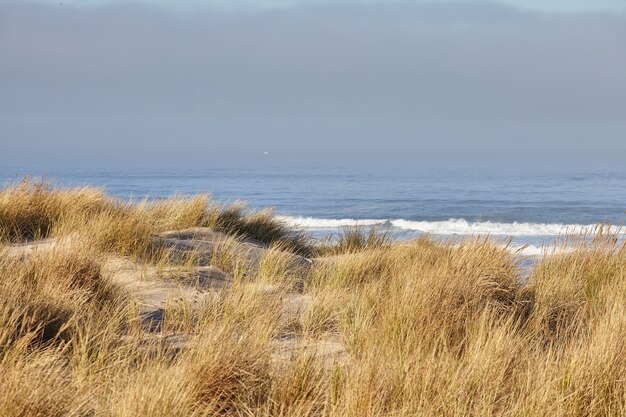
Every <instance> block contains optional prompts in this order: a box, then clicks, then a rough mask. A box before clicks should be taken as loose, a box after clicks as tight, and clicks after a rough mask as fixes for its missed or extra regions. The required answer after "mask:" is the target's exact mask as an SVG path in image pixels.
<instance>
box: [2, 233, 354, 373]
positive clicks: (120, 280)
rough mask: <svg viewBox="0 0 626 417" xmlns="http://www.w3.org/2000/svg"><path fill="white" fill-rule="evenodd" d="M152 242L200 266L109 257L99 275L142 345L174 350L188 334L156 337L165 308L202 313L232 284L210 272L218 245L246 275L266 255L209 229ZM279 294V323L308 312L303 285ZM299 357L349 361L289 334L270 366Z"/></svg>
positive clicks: (333, 343)
mask: <svg viewBox="0 0 626 417" xmlns="http://www.w3.org/2000/svg"><path fill="white" fill-rule="evenodd" d="M77 240H78V239H77V238H76V237H73V238H67V239H63V240H57V239H46V240H40V241H36V242H31V243H27V244H15V245H8V246H7V247H6V252H5V255H6V256H29V255H31V254H33V253H35V252H37V251H53V250H55V248H58V247H60V246H63V245H72V244H75V243H76V241H77ZM155 242H156V243H158V244H162V245H163V246H164V247H167V248H169V249H172V251H173V256H174V257H176V256H180V257H181V258H184V257H185V256H188V255H190V254H193V255H195V256H197V259H198V265H199V266H180V267H178V266H167V267H163V268H158V267H155V266H152V265H140V264H138V263H135V262H133V261H131V260H129V259H126V258H122V257H116V256H109V257H107V258H106V259H105V261H104V262H103V266H102V275H103V277H105V278H106V279H109V280H111V281H112V282H113V283H116V284H117V285H118V286H119V287H120V288H122V289H123V290H124V291H126V292H127V293H128V294H129V296H130V297H131V298H132V299H134V301H135V302H136V304H137V308H138V310H139V312H140V314H141V316H142V318H143V322H144V326H143V327H144V331H145V337H146V339H159V340H162V341H163V343H165V344H166V345H168V346H169V347H171V348H174V349H184V348H185V347H186V346H187V344H188V343H189V340H190V335H187V334H181V333H177V334H164V333H162V332H160V328H161V326H160V325H161V322H162V320H163V313H164V310H165V308H166V306H167V305H168V303H175V302H184V303H186V304H187V305H188V306H190V307H191V308H192V309H200V308H201V307H202V306H203V305H204V304H205V303H206V302H211V300H215V299H216V298H217V297H219V294H220V290H221V289H222V288H224V287H226V286H229V285H231V284H232V282H233V279H232V277H230V276H229V275H228V274H227V273H225V272H224V271H222V270H220V269H218V268H216V267H214V266H210V265H209V263H210V261H211V256H212V254H213V251H214V249H215V248H216V247H217V246H218V245H222V244H225V242H228V244H230V245H231V247H233V248H234V249H235V251H234V252H235V253H236V255H237V256H239V257H241V259H242V261H243V262H244V263H245V264H246V265H247V267H248V268H250V269H249V272H252V273H253V272H255V271H256V270H258V268H259V266H260V263H261V260H262V258H263V255H264V254H265V253H266V251H267V249H266V248H265V247H264V246H263V245H262V244H261V242H258V241H255V240H253V239H236V240H233V238H232V237H230V236H227V235H225V234H222V233H219V232H215V231H213V230H211V229H207V228H193V229H187V230H180V231H170V232H165V233H162V234H160V235H159V236H158V237H156V238H155ZM291 259H292V264H293V265H292V266H293V267H294V268H300V269H299V270H300V271H302V276H301V279H302V280H303V279H304V277H303V275H304V273H305V271H306V269H307V268H309V267H310V266H311V265H312V261H311V260H309V259H307V258H304V257H302V256H297V255H293V256H292V257H291ZM245 285H246V286H247V287H248V289H249V290H251V291H277V290H278V289H277V287H274V286H272V285H269V284H260V283H249V284H245ZM294 288H295V289H294V290H293V291H292V292H289V293H286V294H283V296H282V301H283V308H282V315H283V316H284V317H283V318H282V319H283V320H285V321H287V322H290V321H297V320H299V318H300V317H301V315H302V314H304V312H305V311H306V309H307V307H308V305H309V304H310V302H311V297H310V296H309V295H306V294H302V293H301V291H300V290H301V288H302V286H301V285H296V286H294ZM297 351H305V352H309V353H312V354H314V355H317V356H319V357H320V358H323V360H324V361H325V363H327V364H329V365H330V364H332V363H334V362H336V361H338V362H341V363H345V362H346V361H347V360H348V359H349V356H348V354H347V351H346V349H345V346H344V345H343V343H342V342H341V340H340V338H339V337H327V338H326V339H322V340H303V339H301V338H299V337H297V336H295V335H293V334H286V335H281V336H280V337H279V338H278V339H277V340H275V341H273V343H272V360H273V363H275V364H276V365H277V366H280V364H281V363H282V362H284V361H289V360H290V358H291V357H292V356H293V354H294V353H295V352H297Z"/></svg>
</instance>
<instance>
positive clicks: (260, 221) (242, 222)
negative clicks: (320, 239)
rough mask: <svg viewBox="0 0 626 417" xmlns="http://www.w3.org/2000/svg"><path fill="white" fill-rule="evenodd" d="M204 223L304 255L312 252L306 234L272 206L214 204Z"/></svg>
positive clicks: (216, 228)
mask: <svg viewBox="0 0 626 417" xmlns="http://www.w3.org/2000/svg"><path fill="white" fill-rule="evenodd" d="M203 226H205V227H210V228H213V229H215V230H217V231H220V232H224V233H227V234H233V235H239V236H242V237H248V238H252V239H255V240H257V241H259V242H261V243H263V244H265V245H268V246H269V245H277V244H280V245H283V246H285V247H288V248H289V249H290V250H291V251H292V252H294V253H297V254H299V255H303V256H308V255H310V254H311V253H312V247H311V244H310V242H309V239H308V238H307V236H306V235H304V234H303V233H302V232H299V231H295V230H291V229H290V228H289V227H288V226H287V224H286V223H285V222H284V221H282V220H280V219H278V218H277V217H276V216H274V214H273V212H272V210H271V209H264V210H260V211H252V212H249V211H246V206H245V204H244V203H243V202H241V201H236V202H234V203H232V204H230V205H227V206H219V205H218V206H214V207H212V208H211V209H209V210H208V214H207V216H206V218H205V220H204V222H203Z"/></svg>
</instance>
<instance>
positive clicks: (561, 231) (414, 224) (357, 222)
mask: <svg viewBox="0 0 626 417" xmlns="http://www.w3.org/2000/svg"><path fill="white" fill-rule="evenodd" d="M281 219H282V220H283V221H285V222H286V223H287V224H288V225H290V226H292V227H298V228H305V229H333V228H341V227H349V226H377V225H390V226H393V227H394V228H397V229H400V230H407V231H415V232H420V233H429V234H433V235H444V236H446V235H492V236H527V237H528V236H559V235H566V234H576V233H586V232H591V231H593V230H594V228H595V226H593V225H580V224H560V223H518V222H514V223H499V222H490V221H486V222H468V221H467V220H465V219H449V220H445V221H414V220H404V219H392V220H387V219H319V218H314V217H290V216H282V217H281Z"/></svg>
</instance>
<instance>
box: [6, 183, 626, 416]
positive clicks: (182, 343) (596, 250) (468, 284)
mask: <svg viewBox="0 0 626 417" xmlns="http://www.w3.org/2000/svg"><path fill="white" fill-rule="evenodd" d="M0 213H1V217H0V219H1V223H0V231H1V233H2V234H1V236H2V237H1V241H0V388H1V389H0V410H1V411H0V414H3V415H16V416H68V415H69V416H74V415H75V416H85V415H94V416H99V415H115V416H122V417H124V416H128V417H130V416H138V415H150V416H163V417H165V416H180V415H190V416H206V415H211V416H212V415H221V416H267V417H269V416H310V417H325V416H385V417H392V416H393V417H395V416H415V415H417V416H517V415H524V416H548V415H549V416H562V417H569V416H575V417H578V416H581V417H582V416H621V415H625V414H626V384H625V380H624V375H626V344H624V342H623V341H624V337H626V314H624V311H626V249H625V248H624V246H623V245H621V244H620V243H619V240H618V239H615V236H613V235H611V234H610V233H606V232H605V231H603V230H602V231H599V232H598V233H597V235H596V236H586V237H584V238H583V239H580V240H579V243H578V245H577V246H574V244H572V247H570V249H571V250H570V251H568V252H567V253H555V254H551V255H549V256H546V257H545V258H544V259H542V260H541V261H538V262H537V263H536V264H535V265H534V266H533V267H532V269H531V270H530V272H529V275H528V276H527V277H524V279H522V276H521V274H522V272H521V268H519V266H518V259H517V258H516V257H515V256H514V255H512V254H511V253H510V252H508V251H507V249H506V248H503V247H502V246H501V245H498V244H496V243H494V242H492V241H491V240H489V239H485V238H473V239H466V240H464V241H462V242H455V243H454V244H453V243H451V242H436V241H433V240H431V239H429V238H427V237H426V238H422V239H418V240H416V241H412V242H402V243H396V242H392V241H390V240H388V239H386V238H380V237H379V236H377V235H376V236H372V237H370V236H371V235H370V234H365V233H364V232H362V231H359V232H358V233H356V232H355V233H348V234H346V235H345V236H344V238H343V239H340V240H339V243H338V244H337V245H336V246H335V247H334V248H330V249H324V250H320V251H319V252H318V257H317V258H316V259H315V261H314V262H313V263H312V264H306V265H305V264H303V263H302V259H301V258H299V257H297V256H296V255H297V254H298V253H301V250H302V249H298V248H297V247H296V246H294V245H293V244H290V241H289V238H288V236H291V234H290V233H291V231H290V230H289V229H288V228H284V227H285V226H284V225H283V224H282V223H280V222H277V223H274V221H275V219H274V218H273V217H271V215H270V214H268V213H269V212H256V213H255V212H248V211H246V210H245V209H244V208H242V207H239V206H231V207H228V206H227V207H223V206H218V205H215V204H213V203H211V201H210V199H209V198H208V196H203V195H201V196H198V197H195V198H184V197H182V196H175V197H173V198H171V199H168V200H164V201H144V202H140V203H137V204H134V203H130V202H123V201H119V200H117V199H113V198H111V197H108V196H106V195H105V194H104V193H103V192H101V191H94V190H91V189H78V190H76V189H69V190H68V189H63V188H60V187H51V186H49V185H45V184H43V183H41V184H39V183H33V182H28V181H26V182H23V183H20V184H18V185H16V186H13V187H10V188H8V189H6V190H4V191H2V192H0ZM199 226H200V227H201V226H210V227H213V228H215V229H218V230H221V231H222V232H226V233H227V234H229V237H228V238H227V239H224V241H223V242H222V243H221V244H220V245H216V247H215V252H214V253H213V254H212V255H213V256H212V257H211V263H212V264H213V265H214V266H219V267H220V269H222V270H223V271H224V272H226V273H227V274H229V275H230V277H231V278H232V282H230V285H228V286H225V287H224V288H222V289H219V290H207V291H211V292H210V296H207V297H205V298H203V301H202V303H201V304H200V305H198V303H197V300H194V299H184V298H183V299H172V300H169V302H168V303H167V305H166V306H165V307H164V311H162V314H163V322H162V324H161V325H160V326H157V327H154V328H153V327H149V326H146V325H145V324H144V323H145V321H144V320H145V317H144V316H143V315H142V314H143V313H141V311H140V310H139V308H138V306H137V302H138V300H134V299H133V298H132V297H129V296H128V294H127V293H126V292H125V290H124V288H122V287H120V286H118V285H115V284H113V283H112V282H110V281H109V278H108V276H106V275H105V274H104V273H103V267H102V266H103V264H104V263H105V262H107V260H110V259H111V258H113V259H117V260H119V258H120V257H121V256H123V257H124V258H125V259H124V261H125V262H130V263H132V260H137V261H145V260H146V259H150V257H151V256H152V257H153V259H157V261H158V262H159V265H162V266H163V267H164V268H167V269H168V270H176V271H178V272H179V273H181V274H184V273H185V268H188V269H189V271H191V269H192V265H183V266H181V265H175V264H173V263H172V258H171V257H170V256H166V255H169V254H166V253H163V252H159V251H162V250H163V249H162V248H159V247H158V246H157V247H155V246H154V241H155V240H154V237H155V236H158V234H159V233H161V232H163V231H167V230H172V229H184V228H190V227H199ZM44 237H55V238H56V240H57V244H56V246H54V247H48V248H47V249H46V248H45V247H43V246H42V247H41V248H39V249H37V250H33V251H27V250H24V247H23V246H16V245H14V243H19V242H24V241H28V240H33V239H40V238H44ZM246 239H247V240H250V239H257V240H259V241H262V242H260V243H261V244H260V245H258V246H257V247H256V248H255V250H257V249H258V250H259V251H262V252H259V253H262V256H261V257H260V258H258V259H257V258H254V259H253V258H250V257H249V256H248V255H249V254H246V253H244V250H246V249H245V247H246V245H243V244H242V240H246ZM573 241H575V239H573ZM291 243H293V242H291ZM259 247H262V249H259ZM247 250H249V246H248V249H247ZM128 258H130V260H129V259H128ZM190 262H192V261H190ZM303 265H304V266H303ZM177 268H178V269H177ZM333 352H334V353H333Z"/></svg>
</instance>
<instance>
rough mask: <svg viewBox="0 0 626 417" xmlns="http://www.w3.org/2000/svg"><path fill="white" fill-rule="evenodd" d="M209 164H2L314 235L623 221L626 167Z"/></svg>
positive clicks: (12, 172) (516, 231)
mask: <svg viewBox="0 0 626 417" xmlns="http://www.w3.org/2000/svg"><path fill="white" fill-rule="evenodd" d="M267 159H268V160H262V161H261V162H257V163H252V164H250V163H249V164H239V165H237V164H227V163H224V164H219V163H218V164H216V163H215V162H213V163H211V164H207V165H206V166H202V165H199V166H193V167H189V166H183V165H179V166H175V165H167V166H165V165H156V164H154V165H140V166H125V167H124V166H116V167H106V166H95V165H87V166H83V167H76V166H73V167H62V166H45V165H39V166H29V167H19V166H4V167H0V183H1V184H3V185H4V184H7V183H10V182H13V181H16V178H19V177H20V175H23V174H25V173H29V174H30V175H31V176H36V177H37V176H43V177H45V178H47V179H48V180H51V181H52V182H55V183H59V184H61V185H63V186H77V185H90V186H98V187H103V188H105V189H106V191H107V192H109V193H111V194H114V195H117V196H120V197H122V198H131V199H133V200H140V199H143V198H154V199H160V198H165V197H168V196H171V195H173V194H176V193H178V194H185V195H191V194H195V193H210V194H211V195H212V197H213V198H214V199H215V200H219V201H222V202H229V201H233V200H236V199H241V200H244V201H246V202H247V203H248V205H249V206H250V207H252V208H261V207H268V206H269V207H273V208H274V209H275V211H276V213H277V214H279V215H281V216H283V218H284V219H285V221H287V222H289V223H290V224H293V225H294V226H295V227H300V228H304V229H305V230H307V231H309V232H311V233H312V234H313V235H314V236H324V235H327V234H333V233H336V232H337V231H338V230H340V229H341V228H342V227H345V226H351V225H362V226H363V227H366V226H370V225H376V227H377V228H378V229H379V230H385V231H388V232H389V233H390V234H391V235H392V236H394V237H396V238H400V239H404V238H411V237H415V236H419V235H420V234H422V233H429V234H432V235H435V236H444V237H445V236H453V237H455V236H466V235H476V234H481V235H484V234H489V235H491V236H493V237H496V238H502V239H505V238H506V237H511V238H513V243H514V245H523V244H530V245H532V246H531V247H532V248H535V250H538V249H537V248H539V247H540V246H541V245H544V244H549V243H551V242H552V241H554V239H555V238H556V237H558V236H559V235H563V234H565V233H568V232H575V231H578V229H580V228H582V227H587V226H589V225H594V224H597V223H610V224H613V225H618V226H619V225H621V224H622V223H623V218H624V211H625V209H626V168H621V167H619V166H617V167H616V166H614V167H611V168H607V167H601V166H600V167H594V168H593V169H583V168H580V167H573V166H572V167H567V168H557V167H539V168H538V167H536V166H533V167H525V168H519V167H517V168H515V167H502V166H500V167H498V168H495V167H485V166H479V165H477V164H475V165H473V166H471V165H467V166H454V167H450V166H445V165H441V166H436V165H429V166H423V165H419V164H415V165H412V164H398V165H395V164H393V163H384V164H382V163H381V164H367V163H359V164H342V163H337V164H332V163H317V164H316V163H304V164H302V163H301V164H295V163H291V164H290V163H285V162H284V161H274V160H269V159H270V158H267Z"/></svg>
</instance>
